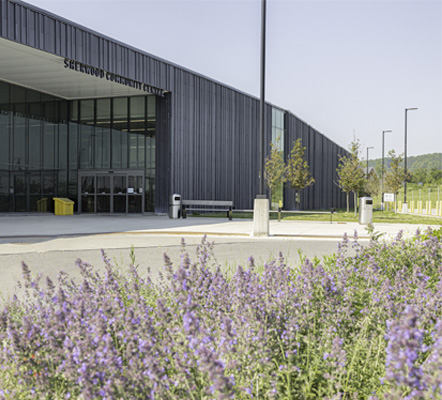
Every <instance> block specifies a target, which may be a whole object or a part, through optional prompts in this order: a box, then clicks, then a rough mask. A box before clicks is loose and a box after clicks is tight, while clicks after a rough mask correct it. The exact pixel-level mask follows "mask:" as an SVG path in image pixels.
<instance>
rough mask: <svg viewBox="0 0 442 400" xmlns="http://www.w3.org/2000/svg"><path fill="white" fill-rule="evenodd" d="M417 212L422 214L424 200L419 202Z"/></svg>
mask: <svg viewBox="0 0 442 400" xmlns="http://www.w3.org/2000/svg"><path fill="white" fill-rule="evenodd" d="M417 213H418V214H422V200H419V201H418V202H417Z"/></svg>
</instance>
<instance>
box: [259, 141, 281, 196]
mask: <svg viewBox="0 0 442 400" xmlns="http://www.w3.org/2000/svg"><path fill="white" fill-rule="evenodd" d="M270 147H271V150H270V156H268V157H267V158H266V162H265V166H264V168H265V171H264V178H265V181H266V184H267V187H268V188H269V190H270V204H272V196H273V195H274V193H275V191H276V189H277V188H278V187H279V186H280V185H283V184H284V182H285V181H286V177H285V168H286V167H285V162H284V155H283V153H282V150H281V149H280V146H279V138H277V139H276V143H273V142H271V143H270Z"/></svg>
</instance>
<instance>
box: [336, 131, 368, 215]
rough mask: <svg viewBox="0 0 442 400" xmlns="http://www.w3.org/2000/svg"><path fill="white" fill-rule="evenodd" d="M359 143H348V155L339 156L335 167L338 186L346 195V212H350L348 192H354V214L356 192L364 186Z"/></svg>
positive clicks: (364, 180) (356, 203)
mask: <svg viewBox="0 0 442 400" xmlns="http://www.w3.org/2000/svg"><path fill="white" fill-rule="evenodd" d="M360 146H361V145H360V143H359V141H358V140H354V141H353V142H351V143H350V146H349V151H350V155H349V156H342V157H340V158H339V166H338V168H337V169H336V172H337V174H338V182H337V183H338V186H339V187H340V188H341V189H342V190H343V191H344V192H345V193H346V195H347V212H350V205H349V194H350V192H353V193H354V206H355V208H354V210H355V215H356V214H357V212H358V202H357V197H358V193H359V192H360V191H361V190H362V189H363V188H364V186H365V183H366V178H365V173H364V169H363V167H362V165H361V162H360V160H359V148H360Z"/></svg>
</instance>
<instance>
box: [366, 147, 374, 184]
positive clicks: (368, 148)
mask: <svg viewBox="0 0 442 400" xmlns="http://www.w3.org/2000/svg"><path fill="white" fill-rule="evenodd" d="M370 149H374V147H373V146H371V147H367V181H368V150H370Z"/></svg>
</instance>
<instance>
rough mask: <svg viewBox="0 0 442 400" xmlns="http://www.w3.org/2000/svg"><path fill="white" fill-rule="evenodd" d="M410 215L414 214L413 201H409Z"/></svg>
mask: <svg viewBox="0 0 442 400" xmlns="http://www.w3.org/2000/svg"><path fill="white" fill-rule="evenodd" d="M410 213H411V214H414V200H411V201H410Z"/></svg>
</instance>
